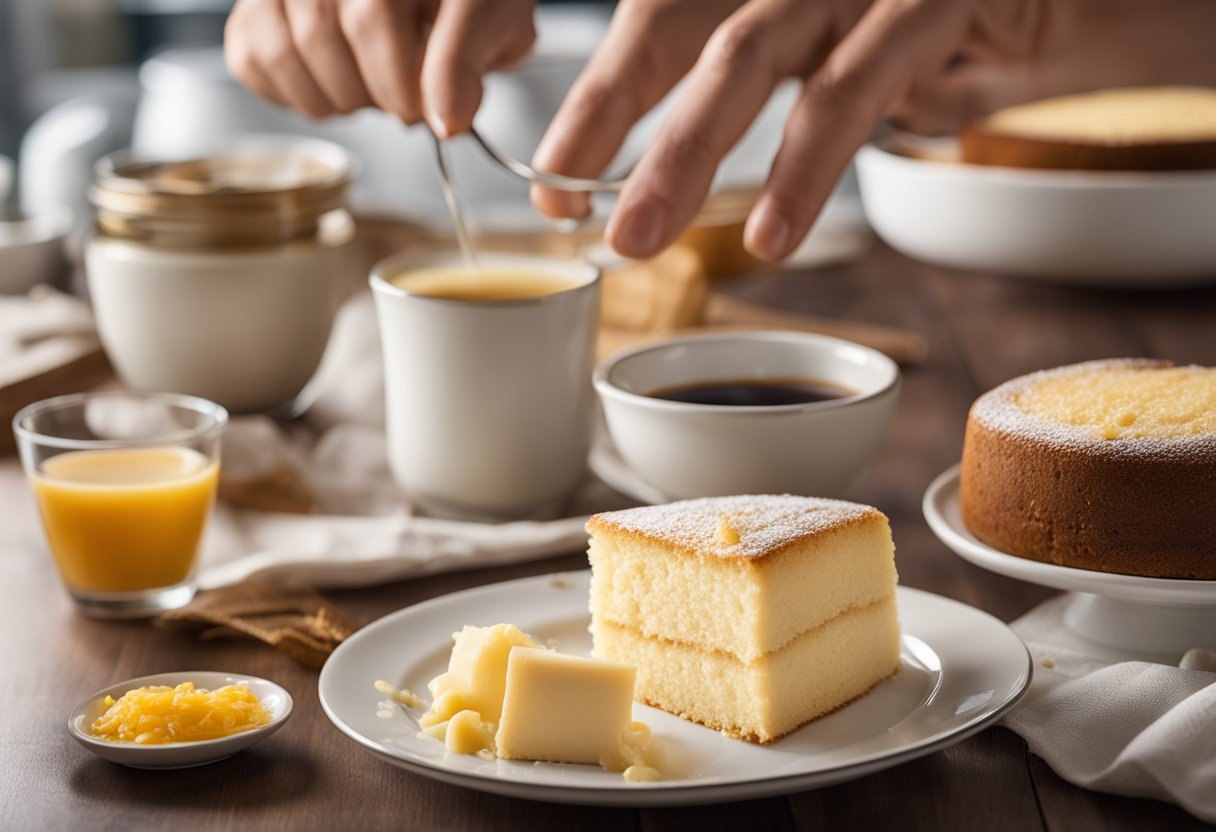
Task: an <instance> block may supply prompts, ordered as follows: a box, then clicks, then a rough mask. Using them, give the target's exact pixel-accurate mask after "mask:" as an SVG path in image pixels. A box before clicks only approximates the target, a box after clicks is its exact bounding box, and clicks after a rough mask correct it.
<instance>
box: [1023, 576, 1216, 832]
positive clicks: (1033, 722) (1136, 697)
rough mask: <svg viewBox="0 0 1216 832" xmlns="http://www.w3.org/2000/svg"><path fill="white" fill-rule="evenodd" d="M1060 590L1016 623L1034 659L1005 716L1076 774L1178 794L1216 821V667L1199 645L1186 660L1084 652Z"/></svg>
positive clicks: (1169, 797) (1063, 770) (1176, 798)
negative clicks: (1027, 682) (1022, 693)
mask: <svg viewBox="0 0 1216 832" xmlns="http://www.w3.org/2000/svg"><path fill="white" fill-rule="evenodd" d="M1067 603H1068V597H1067V596H1058V597H1056V598H1052V599H1051V600H1049V601H1046V602H1045V603H1043V604H1041V605H1040V606H1038V607H1036V608H1035V609H1033V610H1031V611H1030V612H1029V613H1027V614H1026V615H1024V616H1022V617H1021V618H1019V619H1018V620H1017V621H1015V622H1014V623H1013V624H1012V625H1011V626H1012V627H1013V630H1014V631H1015V632H1016V633H1017V634H1018V635H1019V636H1021V637H1022V639H1023V640H1024V641H1025V642H1026V644H1027V646H1029V648H1030V652H1031V655H1033V656H1034V659H1035V668H1034V681H1033V682H1032V683H1031V686H1030V691H1029V693H1027V695H1026V698H1025V699H1023V700H1022V702H1021V703H1020V704H1019V705H1018V706H1017V707H1016V708H1014V709H1013V710H1012V711H1011V712H1010V713H1009V714H1008V715H1007V716H1006V717H1005V719H1004V724H1005V725H1006V726H1007V727H1009V728H1011V729H1013V730H1014V731H1016V732H1017V733H1018V734H1020V735H1021V736H1022V737H1023V738H1024V739H1025V740H1026V742H1027V743H1028V744H1029V746H1030V750H1031V751H1033V752H1034V753H1035V754H1038V755H1039V756H1040V757H1042V758H1043V759H1044V760H1046V761H1047V764H1048V765H1050V766H1051V767H1052V769H1053V770H1055V772H1056V773H1057V774H1059V775H1060V776H1061V777H1063V778H1064V779H1065V780H1067V781H1069V782H1070V783H1075V784H1076V785H1078V786H1084V787H1085V788H1088V789H1095V790H1097V791H1103V792H1112V793H1114V794H1124V795H1132V796H1136V797H1151V798H1156V799H1158V800H1166V801H1170V802H1172V803H1177V804H1178V805H1180V806H1182V807H1183V808H1184V809H1186V810H1187V811H1189V812H1190V813H1192V814H1193V815H1195V816H1197V817H1200V818H1202V819H1203V820H1206V821H1209V822H1216V684H1214V683H1216V672H1213V670H1216V667H1213V666H1211V664H1210V661H1211V654H1210V653H1209V652H1208V651H1207V650H1205V649H1204V648H1207V647H1216V643H1213V644H1211V645H1196V647H1197V648H1198V649H1196V650H1193V651H1191V652H1190V653H1188V654H1187V658H1185V659H1184V661H1183V664H1184V665H1186V666H1187V667H1188V668H1189V667H1193V666H1199V667H1207V668H1208V669H1207V670H1203V669H1184V668H1182V667H1173V666H1170V665H1164V664H1153V663H1150V662H1135V661H1124V662H1111V661H1103V660H1100V659H1097V658H1094V657H1092V656H1089V655H1086V653H1085V652H1084V646H1083V643H1082V642H1080V641H1079V640H1077V639H1075V638H1073V637H1071V636H1070V634H1069V631H1068V628H1067V627H1066V625H1065V624H1064V621H1063V612H1064V608H1065V606H1066V605H1067ZM1213 641H1214V642H1216V633H1213Z"/></svg>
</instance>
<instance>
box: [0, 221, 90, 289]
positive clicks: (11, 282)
mask: <svg viewBox="0 0 1216 832" xmlns="http://www.w3.org/2000/svg"><path fill="white" fill-rule="evenodd" d="M71 230H72V212H71V211H69V210H68V209H67V208H65V207H62V206H58V207H55V208H52V209H50V210H47V211H41V212H39V213H37V214H35V215H34V216H31V217H25V218H23V219H19V220H12V221H7V222H6V221H0V293H2V294H18V293H20V292H25V291H28V290H29V289H30V287H32V286H35V285H37V284H39V283H53V282H55V281H56V280H57V279H58V278H59V277H60V276H61V275H62V274H63V271H64V267H65V265H66V250H65V248H64V245H65V241H66V240H67V237H68V234H69V233H70V232H71Z"/></svg>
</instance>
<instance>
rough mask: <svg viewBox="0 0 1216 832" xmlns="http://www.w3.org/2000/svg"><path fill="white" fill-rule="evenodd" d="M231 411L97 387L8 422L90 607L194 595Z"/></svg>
mask: <svg viewBox="0 0 1216 832" xmlns="http://www.w3.org/2000/svg"><path fill="white" fill-rule="evenodd" d="M227 422H228V413H227V411H226V410H224V408H222V407H220V406H219V405H217V404H215V403H213V402H209V401H207V400H206V399H200V398H196V397H194V396H183V395H177V394H170V393H126V392H104V393H103V392H99V393H77V394H73V395H70V396H60V397H57V398H53V399H47V400H46V401H42V402H37V403H35V404H32V405H30V406H28V407H26V408H24V409H23V410H21V411H20V412H18V413H17V415H16V416H15V417H14V419H13V433H14V434H15V435H16V438H17V447H18V450H19V451H20V454H21V463H22V465H23V466H24V468H25V472H26V476H27V477H28V479H29V482H30V486H31V487H32V489H33V491H34V495H35V498H36V501H37V504H38V510H39V513H40V514H41V516H42V525H43V528H44V530H45V532H46V539H47V544H48V547H49V549H50V552H51V556H52V557H53V558H54V561H55V566H56V568H57V569H58V571H59V576H60V578H61V579H62V580H63V584H64V586H65V587H66V588H67V591H68V594H69V595H71V597H72V600H73V601H75V603H76V607H77V609H78V610H79V611H80V612H82V613H84V614H85V615H89V616H94V617H99V618H141V617H147V616H152V615H155V614H157V613H159V612H161V611H163V610H167V609H173V608H176V607H180V606H182V605H184V604H186V603H188V602H189V601H190V599H191V598H192V597H194V591H195V586H194V573H195V567H196V565H197V562H198V553H199V544H200V541H201V540H202V537H203V531H204V529H205V527H206V523H207V518H208V516H209V515H210V513H211V507H212V505H213V504H214V502H215V494H216V488H217V485H218V482H219V464H220V435H221V434H222V432H223V429H224V426H225V425H226V424H227Z"/></svg>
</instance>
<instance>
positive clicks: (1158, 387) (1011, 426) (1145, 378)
mask: <svg viewBox="0 0 1216 832" xmlns="http://www.w3.org/2000/svg"><path fill="white" fill-rule="evenodd" d="M971 419H972V420H973V421H975V422H976V423H978V424H980V425H982V426H984V427H987V428H989V429H991V430H996V431H999V432H1001V433H1005V434H1008V435H1013V436H1021V437H1025V438H1027V439H1033V440H1037V441H1040V442H1045V443H1048V444H1054V445H1059V446H1066V447H1074V448H1078V449H1083V448H1089V449H1093V450H1101V451H1102V452H1104V453H1113V454H1124V455H1132V456H1135V455H1141V454H1154V455H1161V454H1176V455H1180V456H1183V457H1191V458H1205V459H1206V458H1216V368H1212V367H1197V366H1187V367H1176V366H1174V365H1173V364H1171V363H1170V362H1167V361H1155V360H1151V359H1137V358H1122V359H1110V360H1106V361H1089V362H1085V363H1083V364H1073V365H1069V366H1066V367H1057V368H1055V369H1052V370H1042V371H1040V372H1037V373H1031V374H1030V375H1025V376H1021V377H1019V378H1015V379H1013V380H1011V381H1007V382H1005V383H1004V384H1002V385H1000V386H999V387H997V388H995V389H993V390H991V391H989V392H987V393H985V394H984V395H983V396H980V398H979V399H977V400H976V402H975V404H974V405H972V408H971Z"/></svg>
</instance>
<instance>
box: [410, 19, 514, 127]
mask: <svg viewBox="0 0 1216 832" xmlns="http://www.w3.org/2000/svg"><path fill="white" fill-rule="evenodd" d="M533 7H534V0H446V2H444V3H442V4H441V5H440V7H439V13H438V15H437V16H436V18H435V25H434V28H433V29H432V30H431V34H430V37H429V38H428V39H427V44H426V57H425V59H424V60H423V64H422V96H423V100H424V101H425V103H426V118H427V122H428V123H429V124H430V125H431V129H432V130H434V131H435V132H436V133H437V134H438V135H440V136H454V135H456V134H457V133H463V132H464V131H465V130H467V129H469V126H470V125H472V123H473V116H474V115H475V114H476V113H477V108H478V107H479V106H480V105H481V96H482V82H481V79H482V76H483V75H485V73H486V72H488V71H489V70H491V69H498V68H502V67H505V66H509V65H511V64H514V63H516V62H518V61H519V60H521V59H522V58H523V57H524V56H526V55H527V54H528V52H529V51H531V49H532V43H533V42H534V41H535V40H536V29H535V26H534V25H533V21H532V10H533Z"/></svg>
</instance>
